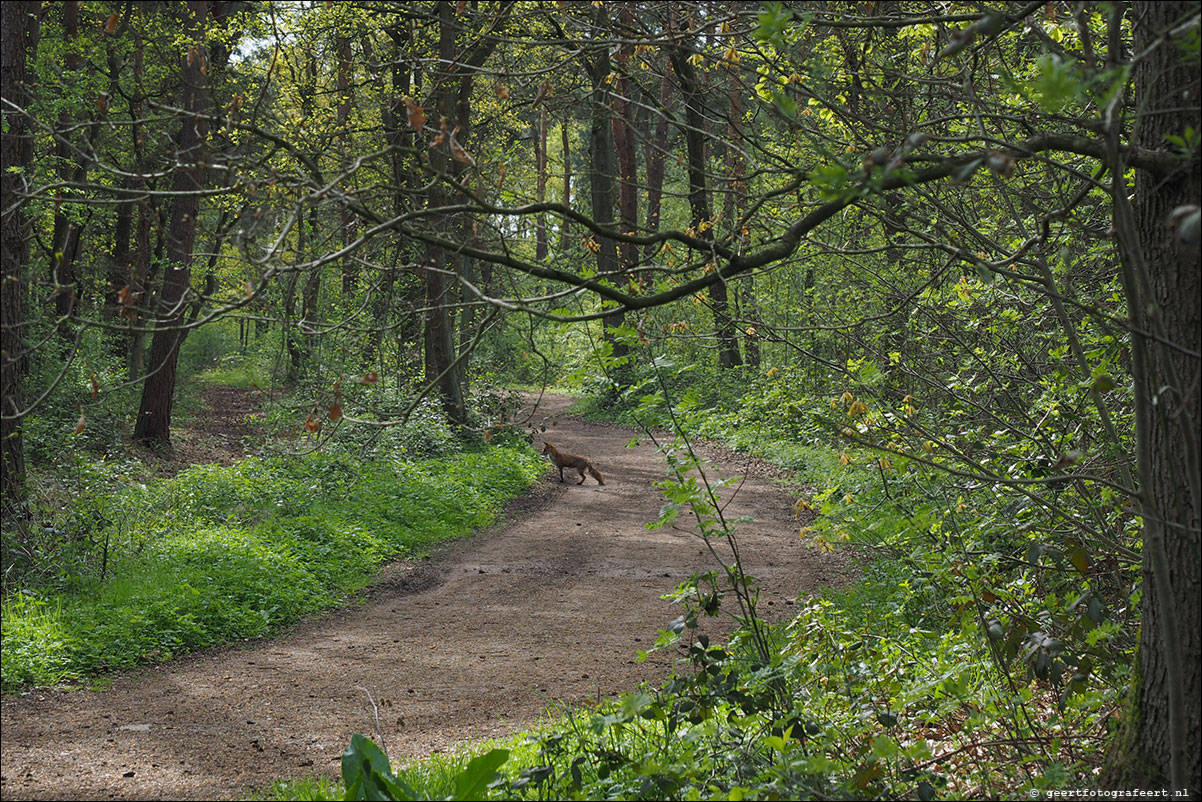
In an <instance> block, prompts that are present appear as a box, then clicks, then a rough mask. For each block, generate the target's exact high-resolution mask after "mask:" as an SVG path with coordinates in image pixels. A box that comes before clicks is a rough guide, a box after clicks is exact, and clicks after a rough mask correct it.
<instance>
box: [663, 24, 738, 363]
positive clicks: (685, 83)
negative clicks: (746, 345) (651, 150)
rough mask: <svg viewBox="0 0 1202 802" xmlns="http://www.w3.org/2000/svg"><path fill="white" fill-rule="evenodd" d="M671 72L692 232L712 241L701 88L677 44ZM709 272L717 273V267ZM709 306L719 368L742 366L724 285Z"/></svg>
mask: <svg viewBox="0 0 1202 802" xmlns="http://www.w3.org/2000/svg"><path fill="white" fill-rule="evenodd" d="M671 56H672V68H673V70H674V71H675V72H676V77H677V78H679V79H680V94H681V96H682V97H683V98H684V108H685V131H684V134H685V145H686V149H687V151H688V173H689V209H690V211H691V212H692V218H693V225H692V227H693V230H694V231H695V232H696V234H697V236H698V237H700V238H702V239H711V238H712V237H713V219H712V217H711V214H710V203H709V192H708V190H707V186H706V180H705V162H706V159H705V116H704V115H703V114H702V102H701V87H700V84H699V83H698V79H697V73H696V70H694V68H693V65H692V64H691V63H690V62H689V53H688V52H687V51H686V49H685V48H684V47H682V46H680V45H679V44H677V46H675V47H673V49H672V51H671ZM709 269H713V270H717V269H718V265H711V266H710V268H709ZM710 306H711V307H712V308H713V312H714V333H715V335H716V336H717V338H718V366H719V367H723V368H730V367H735V366H736V365H740V364H742V362H743V360H742V359H741V358H740V356H739V341H738V338H737V337H736V336H735V327H734V322H733V321H732V320H731V318H730V302H729V300H728V297H727V291H726V283H725V282H724V281H718V282H715V283H714V284H713V286H712V287H711V288H710Z"/></svg>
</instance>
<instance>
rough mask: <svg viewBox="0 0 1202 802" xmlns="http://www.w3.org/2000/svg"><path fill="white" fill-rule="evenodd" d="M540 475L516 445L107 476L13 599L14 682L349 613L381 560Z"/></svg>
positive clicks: (10, 676)
mask: <svg viewBox="0 0 1202 802" xmlns="http://www.w3.org/2000/svg"><path fill="white" fill-rule="evenodd" d="M541 469H542V463H541V461H540V460H539V459H538V458H537V456H536V455H535V454H534V453H533V452H532V451H531V450H530V449H529V448H527V447H524V446H512V447H492V448H489V449H487V450H480V451H467V452H463V453H460V454H457V455H454V456H450V457H444V458H440V459H431V460H415V461H399V460H389V459H383V458H381V459H376V460H374V461H370V462H366V463H364V462H361V461H360V460H359V459H357V458H356V457H354V456H353V455H351V454H326V453H317V454H313V455H310V456H308V457H305V458H295V457H287V458H284V457H279V458H258V457H251V458H247V459H244V460H241V461H239V462H238V463H236V464H234V465H231V466H219V465H201V466H195V467H192V468H189V469H187V470H185V471H182V472H181V473H180V474H179V475H177V476H176V477H174V478H171V479H161V480H154V481H149V482H135V483H126V482H125V481H122V480H121V479H120V478H115V477H109V479H110V481H108V482H107V483H106V482H98V483H96V484H95V485H94V487H96V488H100V489H95V490H93V491H92V492H90V493H87V494H84V495H82V496H81V497H79V498H77V499H75V500H74V501H73V502H72V503H71V504H70V505H68V507H67V509H66V510H64V512H63V514H62V515H60V516H59V518H58V520H59V522H60V523H59V524H56V525H59V526H64V527H71V526H73V527H74V528H73V529H71V531H70V533H69V537H68V538H67V539H68V540H70V541H72V542H73V543H74V544H75V545H74V549H73V550H70V551H68V550H63V551H60V552H59V553H57V555H56V556H57V558H58V559H57V560H56V564H57V566H58V570H57V572H48V571H47V572H42V573H39V574H37V575H36V576H33V575H30V576H29V577H27V581H25V582H22V583H20V585H18V586H15V587H11V588H10V589H9V590H8V592H6V594H5V596H4V601H3V621H4V628H3V663H2V666H3V669H2V681H3V688H4V690H5V691H11V690H15V689H18V688H20V687H23V686H28V685H49V684H54V683H58V682H62V681H64V680H78V679H81V678H86V677H89V676H92V675H95V674H97V673H99V672H102V671H107V670H113V669H121V668H128V667H130V666H133V665H136V664H139V663H142V662H147V661H154V660H162V659H168V658H170V657H171V656H172V655H175V654H180V653H183V652H187V651H191V650H195V649H199V648H202V647H205V646H211V645H214V644H218V643H223V642H228V641H232V640H237V639H241V638H252V637H258V636H262V635H266V634H268V633H270V632H273V631H277V630H278V629H279V628H280V627H283V626H286V625H288V624H290V623H292V622H295V621H297V620H298V619H300V618H301V617H303V616H305V615H309V614H312V613H316V612H319V611H321V610H325V609H328V608H330V607H331V606H333V605H336V604H338V603H339V602H340V600H342V599H344V598H345V597H346V596H347V594H350V593H353V592H355V591H356V590H359V589H360V588H362V587H363V586H364V585H365V584H367V583H368V582H369V581H370V579H371V577H372V575H373V572H374V570H375V568H376V567H377V566H379V565H380V564H381V563H382V562H384V561H386V560H389V559H392V558H396V557H398V556H402V555H404V556H408V557H414V556H418V555H422V554H424V553H426V552H427V551H428V550H429V549H430V548H431V547H433V546H434V545H435V544H437V543H440V542H442V541H446V540H450V539H453V538H459V537H464V536H466V535H467V534H469V533H470V532H471V531H472V530H473V529H475V528H477V527H479V526H482V525H485V524H488V523H489V522H491V521H492V520H493V518H494V516H495V515H496V514H497V512H498V511H499V509H500V508H501V506H502V505H503V503H504V502H505V501H506V500H508V499H509V498H511V497H513V496H516V495H518V494H519V493H521V492H522V491H523V490H524V489H525V488H526V487H528V486H529V485H530V484H531V483H532V482H533V481H534V479H535V478H536V477H537V476H538V474H539V472H540V470H541ZM91 470H92V471H100V472H103V470H104V469H103V468H102V467H97V466H95V465H93V466H92V468H91ZM63 521H67V522H71V521H75V523H73V524H72V523H62V522H63ZM80 521H82V522H83V523H80ZM85 524H86V525H85ZM32 580H36V581H32Z"/></svg>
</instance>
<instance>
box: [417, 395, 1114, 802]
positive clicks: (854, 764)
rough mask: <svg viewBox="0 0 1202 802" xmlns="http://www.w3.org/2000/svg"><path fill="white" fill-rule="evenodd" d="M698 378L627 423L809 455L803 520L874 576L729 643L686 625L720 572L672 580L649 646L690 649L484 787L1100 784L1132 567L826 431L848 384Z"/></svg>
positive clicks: (868, 792)
mask: <svg viewBox="0 0 1202 802" xmlns="http://www.w3.org/2000/svg"><path fill="white" fill-rule="evenodd" d="M703 392H704V391H702V392H693V391H690V390H688V389H687V388H686V389H685V390H684V391H682V392H681V393H680V398H681V400H680V401H679V402H678V403H676V404H675V405H674V406H673V407H672V408H670V409H669V408H668V407H667V405H665V404H664V402H663V400H662V395H659V394H656V393H651V394H648V395H643V396H641V397H637V398H635V399H634V403H633V404H631V405H630V406H628V407H627V409H626V410H624V411H623V412H622V413H621V414H620V415H619V420H622V421H623V422H631V421H638V422H641V423H643V424H644V425H648V426H666V425H669V424H670V423H671V422H672V419H673V418H675V420H676V421H677V422H678V423H683V424H684V427H683V428H684V429H686V430H688V431H690V432H691V433H694V434H696V435H697V436H704V437H708V438H713V439H718V440H723V441H725V442H727V443H728V444H729V445H730V446H731V447H733V448H736V449H738V450H745V451H751V452H754V453H756V454H757V455H760V456H762V457H764V458H766V459H769V460H771V461H773V462H775V463H777V464H780V465H783V466H785V467H788V468H790V469H792V470H794V471H796V472H797V478H798V480H799V481H800V483H804V487H803V486H801V485H798V486H797V490H796V492H797V495H798V500H797V505H796V509H797V511H798V516H799V524H798V528H799V535H800V536H801V537H802V538H804V539H806V540H808V541H809V542H811V543H812V544H813V546H814V547H815V549H816V550H820V551H821V550H830V549H834V548H854V549H857V550H858V551H860V552H861V553H862V554H863V555H865V557H866V558H867V560H868V562H867V565H866V567H865V569H864V571H863V574H862V576H861V578H860V579H859V581H858V582H856V583H854V584H853V585H851V586H849V587H846V588H844V589H840V590H828V591H826V592H823V593H820V594H817V595H816V596H814V597H812V598H808V599H804V600H802V601H803V603H802V605H801V606H800V607H799V610H798V613H797V615H796V616H795V617H794V618H793V619H792V620H791V621H790V622H788V623H786V624H782V625H779V626H777V627H775V628H772V629H768V630H766V631H763V632H762V634H759V635H757V636H756V637H754V638H753V637H752V634H751V633H750V631H749V630H748V629H747V628H746V627H745V628H743V629H741V630H740V631H738V632H736V633H735V635H734V636H733V637H732V639H731V640H730V641H729V642H728V643H725V644H716V643H710V642H709V641H707V640H706V639H705V638H704V637H702V636H698V635H695V633H694V630H693V622H695V619H696V617H698V616H700V615H705V614H713V613H715V612H716V611H717V606H718V603H721V604H730V603H731V600H730V593H729V590H727V592H725V593H722V594H718V596H720V601H719V600H718V599H715V598H714V597H706V596H703V595H702V594H699V593H696V592H694V591H696V588H695V587H694V588H686V589H683V590H685V591H687V592H681V591H682V589H678V590H677V591H676V592H674V593H673V594H672V596H673V597H674V598H677V599H685V598H689V597H690V596H691V597H692V598H693V599H696V600H697V601H696V602H694V604H693V609H692V610H690V611H688V612H687V613H686V614H685V615H682V617H681V618H680V619H679V620H678V622H677V624H678V626H675V627H673V629H672V631H668V632H661V633H660V639H659V641H658V642H657V648H658V649H669V650H672V651H673V652H674V653H675V654H676V655H677V657H678V662H677V670H676V672H675V674H674V676H673V677H672V678H671V679H669V680H668V681H667V682H665V683H664V684H662V685H659V686H658V687H653V686H644V687H641V688H639V689H636V690H633V691H631V692H630V693H627V694H625V695H624V696H623V697H621V698H620V699H619V700H617V701H616V702H613V703H610V704H607V705H604V706H601V707H598V708H595V709H578V710H570V711H564V713H563V716H562V718H561V719H560V720H559V721H558V722H557V723H553V724H550V725H547V726H544V727H541V728H539V729H537V730H533V731H531V732H529V733H527V734H526V735H525V736H524V739H523V741H522V742H523V743H525V744H526V745H527V746H533V747H535V748H534V749H533V750H531V749H529V748H527V749H525V750H524V751H522V752H520V753H518V752H514V753H512V754H511V755H510V756H509V758H508V759H507V760H506V761H505V763H504V764H503V765H501V766H500V768H499V770H498V771H497V773H496V776H495V779H494V782H493V783H492V784H491V785H490V786H489V796H488V798H496V799H514V798H518V799H795V798H861V799H872V798H880V799H889V798H902V799H905V798H915V799H934V798H976V797H988V796H993V797H1016V796H1022V797H1028V796H1030V795H1031V794H1033V793H1037V792H1038V793H1042V792H1044V791H1049V790H1056V789H1064V788H1072V787H1080V786H1081V785H1082V783H1085V784H1088V781H1089V779H1090V778H1091V777H1092V776H1093V775H1094V773H1095V772H1096V771H1097V770H1098V768H1099V766H1100V764H1101V762H1102V757H1103V750H1104V744H1105V743H1106V741H1107V738H1108V729H1107V728H1108V726H1109V723H1110V719H1111V714H1112V713H1113V711H1114V710H1115V709H1116V708H1117V707H1118V706H1119V704H1120V703H1121V699H1122V695H1123V692H1124V689H1125V687H1126V682H1127V677H1126V674H1125V672H1126V668H1125V666H1128V665H1130V663H1131V661H1130V656H1131V649H1132V648H1133V637H1132V628H1131V627H1130V618H1129V616H1130V608H1131V606H1132V605H1134V604H1135V602H1136V601H1137V596H1136V595H1135V594H1130V597H1129V595H1128V592H1127V590H1126V589H1127V588H1129V587H1131V586H1132V585H1135V584H1136V582H1135V580H1134V577H1133V575H1132V571H1133V567H1132V566H1131V565H1129V564H1128V565H1125V566H1124V565H1119V566H1117V567H1116V566H1113V565H1112V566H1110V567H1107V568H1106V570H1104V571H1103V570H1098V566H1097V565H1096V563H1095V562H1094V560H1093V558H1091V559H1090V561H1088V562H1086V561H1084V560H1082V559H1081V558H1080V555H1079V554H1078V553H1077V552H1074V551H1072V546H1071V543H1070V545H1068V546H1067V547H1066V546H1065V545H1064V544H1062V543H1051V542H1049V538H1048V536H1047V534H1046V530H1043V529H1041V528H1040V527H1038V526H1036V525H1033V524H1034V522H1035V521H1038V520H1039V519H1038V517H1037V516H1036V515H1035V512H1034V511H1032V510H1028V509H1027V508H1026V507H1022V506H1021V505H1020V506H1015V503H1014V500H1013V498H1007V497H1004V496H999V494H998V493H997V489H996V488H993V487H989V486H987V485H983V484H982V483H980V482H973V481H966V480H964V479H963V478H960V477H957V476H956V475H955V473H954V472H947V471H943V470H940V467H939V466H938V465H932V464H929V462H924V461H923V460H915V459H907V458H906V457H905V456H904V455H902V454H901V453H897V452H895V453H890V454H888V455H887V456H882V454H881V452H880V451H878V450H875V449H870V448H866V447H862V446H860V445H858V444H857V443H855V442H851V440H850V439H842V440H840V439H839V438H838V437H834V438H831V437H829V436H823V435H821V434H815V433H821V432H830V431H835V432H837V431H838V428H837V427H838V426H839V423H838V421H839V416H840V415H846V413H847V410H848V409H849V408H851V407H852V406H853V405H854V403H855V401H856V399H855V398H854V397H851V398H847V397H844V398H841V399H834V400H831V399H827V398H805V397H802V396H798V397H795V398H793V399H792V400H791V401H790V403H789V404H787V405H784V406H781V405H779V404H773V403H764V402H763V401H764V395H765V394H764V393H763V392H762V390H761V391H760V392H758V393H750V394H748V396H747V398H746V399H744V403H743V404H727V405H726V406H723V405H721V404H718V403H713V399H706V398H704V397H703V396H702V393H703ZM577 410H578V411H586V412H588V413H590V414H592V415H593V416H604V415H605V410H604V408H603V407H602V406H601V405H599V404H597V403H595V402H590V401H585V402H583V403H582V404H581V405H579V406H578V407H577ZM844 425H845V424H844ZM678 490H679V488H677V489H676V490H674V491H673V492H677V491H678ZM1062 500H1063V501H1064V502H1065V503H1066V504H1068V503H1071V502H1072V500H1071V498H1068V494H1067V493H1066V494H1062ZM1024 518H1025V519H1026V520H1027V521H1028V523H1027V525H1025V526H1023V525H1022V523H1021V522H1022V521H1023V520H1024ZM1015 520H1018V521H1019V522H1020V526H1019V528H1017V529H1016V528H1015V526H1014V522H1015ZM742 525H754V524H742ZM760 624H761V625H762V622H760ZM761 643H766V644H767V645H768V656H767V659H765V657H764V650H763V648H762V647H761V646H760V645H759V644H761ZM484 748H485V747H479V748H476V749H474V750H473V751H474V753H475V754H481V753H482V750H483V749H484ZM410 791H412V792H413V794H412V798H427V799H429V798H447V797H446V795H445V787H444V786H439V787H437V788H434V787H429V788H427V787H423V786H421V785H420V784H419V785H413V786H412V787H411V788H410Z"/></svg>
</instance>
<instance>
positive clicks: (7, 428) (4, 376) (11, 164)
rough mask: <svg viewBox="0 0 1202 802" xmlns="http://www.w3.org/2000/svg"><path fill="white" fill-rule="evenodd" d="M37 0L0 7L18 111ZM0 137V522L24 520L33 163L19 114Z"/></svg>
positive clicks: (4, 75) (5, 65)
mask: <svg viewBox="0 0 1202 802" xmlns="http://www.w3.org/2000/svg"><path fill="white" fill-rule="evenodd" d="M40 6H41V3H27V2H9V3H4V4H3V6H2V8H0V14H2V15H3V18H2V19H3V29H2V30H0V48H2V51H3V52H2V53H0V95H2V96H3V97H4V99H5V100H6V101H9V102H12V103H14V104H16V105H17V106H18V107H20V108H22V109H26V108H28V107H29V103H30V100H31V97H30V93H29V91H28V89H27V87H26V80H27V79H26V69H25V64H26V59H27V58H28V57H29V56H31V55H32V53H33V51H35V50H36V48H37V14H38V9H39V8H40ZM0 114H2V115H3V119H4V138H3V141H2V143H0V154H3V155H2V157H0V182H3V183H2V186H3V195H4V216H3V218H2V219H0V241H2V252H3V256H2V257H0V258H2V261H3V265H2V269H3V287H2V292H0V474H2V478H0V491H2V492H0V496H2V499H3V501H2V502H0V522H3V523H4V524H13V523H16V522H20V521H24V520H25V518H26V510H25V506H24V504H23V502H24V500H25V447H24V443H23V442H22V439H21V418H20V413H21V412H22V409H23V403H24V401H23V398H22V392H21V389H22V387H21V386H22V383H23V379H24V374H25V371H24V367H23V365H24V363H25V361H26V357H25V335H24V334H23V332H22V327H23V326H24V325H25V324H26V322H27V320H26V309H25V294H26V287H27V285H28V275H27V271H28V266H29V249H28V245H27V242H28V235H29V220H28V218H27V217H26V215H25V205H24V204H23V203H15V202H14V200H15V199H16V198H17V197H18V193H20V192H21V191H22V190H23V189H24V183H25V181H24V180H23V177H24V176H28V175H29V168H30V165H31V164H32V163H33V141H32V139H31V138H30V131H29V123H28V121H27V120H26V118H25V117H24V115H22V114H20V113H17V112H12V111H9V108H8V106H7V105H5V106H3V108H2V109H0Z"/></svg>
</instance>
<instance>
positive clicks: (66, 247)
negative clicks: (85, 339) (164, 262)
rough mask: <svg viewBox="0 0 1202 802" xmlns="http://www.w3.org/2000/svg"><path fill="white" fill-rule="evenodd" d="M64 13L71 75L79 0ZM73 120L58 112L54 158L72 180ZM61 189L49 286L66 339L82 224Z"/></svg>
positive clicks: (73, 0)
mask: <svg viewBox="0 0 1202 802" xmlns="http://www.w3.org/2000/svg"><path fill="white" fill-rule="evenodd" d="M61 8H62V12H63V51H64V55H63V70H64V72H65V73H66V74H68V75H74V74H76V73H78V72H79V61H80V60H79V53H78V52H76V47H77V44H76V40H77V39H78V38H79V2H78V0H67V2H64V3H62V4H61ZM73 123H74V120H73V119H72V118H71V112H70V111H69V110H68V109H66V108H64V109H63V110H62V111H60V112H59V115H58V125H57V126H56V128H55V143H54V159H55V169H56V172H57V173H58V178H59V180H60V181H62V182H64V183H65V182H70V181H72V180H73V179H75V178H76V177H77V175H76V173H77V162H76V158H75V157H74V156H73V155H72V149H71V143H70V141H69V140H70V138H71V128H72V125H73ZM62 192H63V190H59V191H58V202H57V203H56V204H55V212H54V233H53V235H52V237H51V246H52V247H51V252H50V286H51V287H53V288H54V289H53V290H52V295H51V297H52V299H53V301H54V316H55V318H56V319H57V321H56V322H57V324H58V331H59V336H61V337H62V338H63V340H64V341H65V342H68V343H69V342H71V341H72V340H73V339H74V338H73V335H72V333H71V323H70V318H71V315H72V314H73V313H74V312H75V302H76V296H77V294H78V287H77V284H78V279H77V277H76V275H75V257H76V256H77V254H78V249H79V226H78V225H77V224H76V223H74V222H72V220H71V218H70V217H69V216H68V214H67V212H66V211H65V210H64V208H63V203H62Z"/></svg>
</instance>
